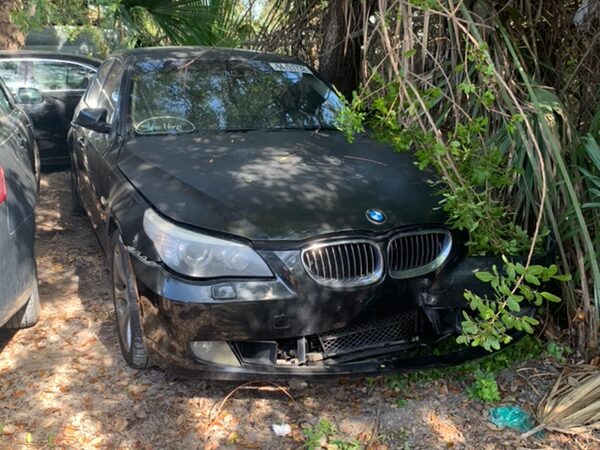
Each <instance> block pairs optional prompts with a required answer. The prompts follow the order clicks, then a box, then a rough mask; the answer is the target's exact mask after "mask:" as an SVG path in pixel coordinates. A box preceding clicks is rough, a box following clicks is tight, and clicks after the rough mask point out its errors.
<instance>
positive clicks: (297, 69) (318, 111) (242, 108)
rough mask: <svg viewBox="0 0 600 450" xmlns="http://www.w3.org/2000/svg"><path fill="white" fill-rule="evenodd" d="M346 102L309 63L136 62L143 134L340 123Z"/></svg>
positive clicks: (138, 123) (135, 116)
mask: <svg viewBox="0 0 600 450" xmlns="http://www.w3.org/2000/svg"><path fill="white" fill-rule="evenodd" d="M340 109H341V103H340V100H339V98H338V97H337V96H336V94H335V93H334V92H333V91H332V90H331V89H330V88H329V87H328V86H327V85H326V84H325V83H323V82H322V81H321V80H319V79H318V78H317V77H316V76H314V75H313V73H312V71H311V70H310V69H309V68H308V67H306V66H305V65H302V64H288V63H269V62H265V61H231V60H228V61H215V60H211V61H206V60H198V59H191V60H167V61H164V60H163V61H144V62H140V63H138V64H136V66H135V70H134V74H133V87H132V98H131V118H132V122H133V127H134V130H135V131H136V133H138V134H171V133H191V132H219V131H221V132H223V131H247V130H255V129H322V128H334V121H335V117H336V115H337V113H338V111H339V110H340Z"/></svg>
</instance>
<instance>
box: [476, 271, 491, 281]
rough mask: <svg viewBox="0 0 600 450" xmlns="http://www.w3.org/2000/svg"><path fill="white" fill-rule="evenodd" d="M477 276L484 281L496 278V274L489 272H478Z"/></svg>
mask: <svg viewBox="0 0 600 450" xmlns="http://www.w3.org/2000/svg"><path fill="white" fill-rule="evenodd" d="M475 276H476V277H477V279H478V280H480V281H483V282H484V283H489V282H490V281H492V280H493V279H494V275H492V274H491V273H489V272H476V273H475Z"/></svg>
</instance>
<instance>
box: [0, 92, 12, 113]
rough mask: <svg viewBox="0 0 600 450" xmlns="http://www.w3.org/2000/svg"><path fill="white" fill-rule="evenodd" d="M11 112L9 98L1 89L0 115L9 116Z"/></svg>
mask: <svg viewBox="0 0 600 450" xmlns="http://www.w3.org/2000/svg"><path fill="white" fill-rule="evenodd" d="M10 111H11V106H10V102H9V101H8V97H7V96H6V94H5V93H4V91H3V90H2V89H0V114H8V113H9V112H10Z"/></svg>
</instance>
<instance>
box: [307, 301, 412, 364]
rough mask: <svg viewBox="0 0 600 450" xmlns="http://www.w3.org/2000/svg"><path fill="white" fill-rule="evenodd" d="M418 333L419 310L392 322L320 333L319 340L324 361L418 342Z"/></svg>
mask: <svg viewBox="0 0 600 450" xmlns="http://www.w3.org/2000/svg"><path fill="white" fill-rule="evenodd" d="M417 332H418V328H417V311H416V310H410V311H406V312H403V313H401V314H398V315H397V316H395V317H392V318H390V319H384V320H377V321H374V322H370V323H365V324H362V325H356V326H350V327H345V328H342V329H339V330H335V331H333V332H330V333H324V334H320V335H319V336H318V339H319V342H320V344H321V347H322V349H323V358H324V359H327V358H330V357H333V356H341V355H347V354H349V353H355V352H361V351H365V350H373V349H377V348H382V347H390V346H396V345H402V344H409V343H411V342H412V343H415V342H418V341H419V338H418V337H417Z"/></svg>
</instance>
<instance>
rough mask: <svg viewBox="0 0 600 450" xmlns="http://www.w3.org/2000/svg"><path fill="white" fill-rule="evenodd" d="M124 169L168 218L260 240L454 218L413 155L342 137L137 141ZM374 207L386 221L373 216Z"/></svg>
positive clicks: (265, 134) (306, 134)
mask: <svg viewBox="0 0 600 450" xmlns="http://www.w3.org/2000/svg"><path fill="white" fill-rule="evenodd" d="M118 165H119V168H120V169H121V171H122V172H123V174H124V175H125V176H126V177H127V178H128V179H129V180H130V181H131V183H133V185H134V186H135V187H136V189H137V190H138V191H139V192H140V193H141V194H142V195H143V196H144V197H145V198H146V199H147V201H148V202H149V203H150V204H151V205H152V206H153V207H154V208H156V209H157V210H158V211H160V212H161V213H162V214H163V215H165V216H167V217H169V218H171V219H172V220H174V221H176V222H180V223H183V224H188V225H191V226H194V227H200V228H204V229H209V230H214V231H219V232H224V233H230V234H234V235H237V236H242V237H245V238H248V239H251V240H302V239H307V238H310V237H313V236H316V235H320V234H324V233H331V232H340V231H350V230H353V231H357V230H359V231H365V232H382V231H385V230H389V229H392V228H397V227H401V226H408V225H418V224H434V223H443V222H444V216H443V214H442V212H441V211H440V209H439V208H438V200H439V198H436V197H435V196H434V193H433V190H432V189H431V187H430V183H428V181H429V179H430V178H432V177H431V175H430V174H428V173H427V172H422V171H420V170H419V169H418V168H417V167H416V166H415V164H414V159H413V157H412V156H411V155H410V154H408V153H403V154H398V153H395V152H394V151H393V150H392V149H390V147H388V146H386V145H382V144H380V143H377V142H375V141H373V140H370V139H367V138H364V137H359V138H357V139H356V141H355V142H354V143H352V144H350V143H348V142H347V141H346V140H345V138H344V136H343V135H342V134H341V133H339V132H337V131H319V132H313V131H304V130H298V131H296V130H294V131H250V132H246V133H223V134H215V135H204V136H198V135H192V134H190V135H178V136H135V137H132V138H131V139H129V140H127V141H126V142H125V143H124V145H123V147H122V150H121V153H120V155H119V162H118ZM371 208H376V209H379V210H381V211H383V212H384V214H385V215H386V218H387V220H386V222H385V223H384V224H381V225H376V224H373V223H371V222H369V221H368V220H367V218H366V211H367V210H368V209H371Z"/></svg>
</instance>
